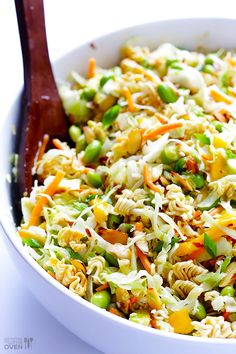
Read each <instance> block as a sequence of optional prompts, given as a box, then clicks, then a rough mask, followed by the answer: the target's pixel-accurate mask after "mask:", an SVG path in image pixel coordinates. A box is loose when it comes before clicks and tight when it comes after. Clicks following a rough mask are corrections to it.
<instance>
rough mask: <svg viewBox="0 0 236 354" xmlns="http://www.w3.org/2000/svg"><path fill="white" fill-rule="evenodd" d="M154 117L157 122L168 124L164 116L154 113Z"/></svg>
mask: <svg viewBox="0 0 236 354" xmlns="http://www.w3.org/2000/svg"><path fill="white" fill-rule="evenodd" d="M154 115H155V117H156V118H157V119H158V120H159V122H160V123H162V124H167V123H168V119H167V118H166V117H165V116H164V114H161V113H158V112H156V113H155V114H154Z"/></svg>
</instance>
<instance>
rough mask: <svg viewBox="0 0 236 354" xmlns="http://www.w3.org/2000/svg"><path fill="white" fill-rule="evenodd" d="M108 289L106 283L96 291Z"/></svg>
mask: <svg viewBox="0 0 236 354" xmlns="http://www.w3.org/2000/svg"><path fill="white" fill-rule="evenodd" d="M107 288H109V285H108V284H107V283H105V284H102V285H100V286H98V287H97V288H96V291H103V290H105V289H107Z"/></svg>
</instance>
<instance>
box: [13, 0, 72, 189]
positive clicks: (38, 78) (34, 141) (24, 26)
mask: <svg viewBox="0 0 236 354" xmlns="http://www.w3.org/2000/svg"><path fill="white" fill-rule="evenodd" d="M15 7H16V13H17V20H18V27H19V33H20V40H21V49H22V56H23V64H24V93H23V101H22V104H23V107H22V108H23V109H22V114H23V116H22V117H21V122H22V123H21V127H20V128H21V132H20V134H21V136H20V140H19V141H20V142H19V147H18V152H19V166H18V167H19V168H18V180H17V183H18V188H19V191H20V194H21V196H22V195H23V194H24V193H27V194H28V193H30V191H31V188H32V183H33V176H32V168H33V166H34V162H35V157H36V154H37V151H38V149H39V146H40V143H41V142H42V138H43V135H44V134H49V136H50V138H54V137H57V138H60V139H63V140H64V139H66V138H67V131H68V129H67V121H66V116H65V112H64V110H63V107H62V103H61V99H60V97H59V94H58V91H57V87H56V84H55V80H54V76H53V72H52V67H51V64H50V60H49V55H48V47H47V39H46V30H45V21H44V9H43V0H15Z"/></svg>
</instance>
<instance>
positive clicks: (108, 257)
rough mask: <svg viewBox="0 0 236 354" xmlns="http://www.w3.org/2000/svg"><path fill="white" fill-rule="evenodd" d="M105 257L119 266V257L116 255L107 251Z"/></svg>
mask: <svg viewBox="0 0 236 354" xmlns="http://www.w3.org/2000/svg"><path fill="white" fill-rule="evenodd" d="M104 257H105V259H106V261H107V262H108V263H109V264H110V265H111V266H113V267H119V263H118V261H117V258H116V257H114V256H113V255H112V254H111V253H109V252H105V254H104Z"/></svg>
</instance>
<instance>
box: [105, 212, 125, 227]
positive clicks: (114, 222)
mask: <svg viewBox="0 0 236 354" xmlns="http://www.w3.org/2000/svg"><path fill="white" fill-rule="evenodd" d="M122 221H123V217H122V216H120V215H115V214H109V215H108V220H107V226H108V228H109V229H117V228H118V227H119V225H120V224H121V223H122Z"/></svg>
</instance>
